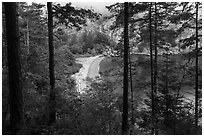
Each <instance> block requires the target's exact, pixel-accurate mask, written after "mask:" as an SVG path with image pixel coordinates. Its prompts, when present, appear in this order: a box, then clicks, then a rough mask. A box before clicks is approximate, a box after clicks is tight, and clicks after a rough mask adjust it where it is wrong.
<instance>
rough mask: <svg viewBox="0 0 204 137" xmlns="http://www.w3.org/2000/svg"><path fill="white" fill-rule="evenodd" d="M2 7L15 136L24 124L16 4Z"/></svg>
mask: <svg viewBox="0 0 204 137" xmlns="http://www.w3.org/2000/svg"><path fill="white" fill-rule="evenodd" d="M4 6H5V18H6V37H7V51H8V72H9V73H8V75H9V103H10V128H11V133H12V134H17V133H18V131H19V130H20V129H21V128H22V126H23V124H24V118H23V96H22V94H23V93H22V73H21V61H20V39H19V27H18V16H17V4H16V3H15V2H5V3H4Z"/></svg>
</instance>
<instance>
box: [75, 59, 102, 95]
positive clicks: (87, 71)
mask: <svg viewBox="0 0 204 137" xmlns="http://www.w3.org/2000/svg"><path fill="white" fill-rule="evenodd" d="M102 59H103V57H100V55H98V56H94V57H85V58H77V59H76V62H77V63H80V64H82V68H81V69H80V70H79V72H78V73H75V74H74V75H72V77H73V78H74V79H75V81H76V90H77V91H78V92H80V93H83V92H84V90H85V88H86V87H87V86H88V81H87V80H86V79H87V77H89V78H95V77H96V76H99V67H100V66H99V64H100V61H101V60H102Z"/></svg>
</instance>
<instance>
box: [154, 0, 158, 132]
mask: <svg viewBox="0 0 204 137" xmlns="http://www.w3.org/2000/svg"><path fill="white" fill-rule="evenodd" d="M154 10H155V13H154V14H155V15H154V27H155V29H154V65H153V67H154V80H153V81H154V94H155V95H156V94H157V71H158V70H157V44H158V42H157V41H158V40H157V3H156V2H155V3H154ZM154 107H155V108H154V109H155V116H156V114H157V109H156V103H155V102H154ZM157 123H158V119H157V117H155V134H156V135H157V134H158V124H157Z"/></svg>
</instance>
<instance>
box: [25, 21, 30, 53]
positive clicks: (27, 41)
mask: <svg viewBox="0 0 204 137" xmlns="http://www.w3.org/2000/svg"><path fill="white" fill-rule="evenodd" d="M28 23H29V21H28V19H27V26H26V29H27V33H26V37H27V40H26V44H27V54H28V56H29V54H30V39H29V25H28Z"/></svg>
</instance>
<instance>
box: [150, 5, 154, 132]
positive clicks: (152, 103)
mask: <svg viewBox="0 0 204 137" xmlns="http://www.w3.org/2000/svg"><path fill="white" fill-rule="evenodd" d="M149 45H150V47H149V48H150V62H151V101H152V102H151V107H152V114H151V120H152V134H154V129H155V127H154V126H155V112H154V79H153V77H154V69H153V68H154V67H153V54H152V50H153V49H152V3H151V2H150V6H149Z"/></svg>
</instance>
